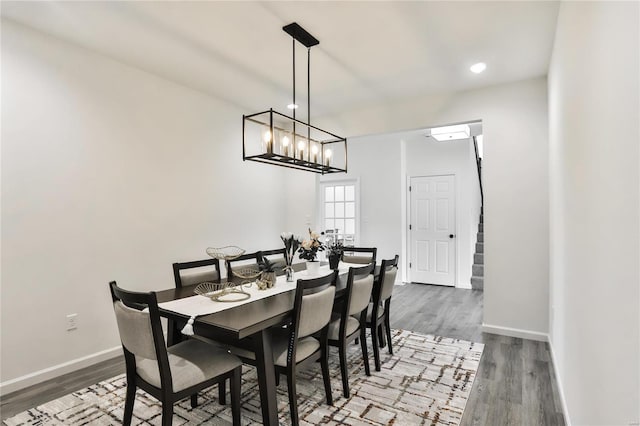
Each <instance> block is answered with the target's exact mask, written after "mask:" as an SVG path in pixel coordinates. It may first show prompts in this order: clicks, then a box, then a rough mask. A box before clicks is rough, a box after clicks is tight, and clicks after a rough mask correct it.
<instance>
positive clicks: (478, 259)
mask: <svg viewBox="0 0 640 426" xmlns="http://www.w3.org/2000/svg"><path fill="white" fill-rule="evenodd" d="M473 263H474V264H476V265H484V253H475V254H474V255H473Z"/></svg>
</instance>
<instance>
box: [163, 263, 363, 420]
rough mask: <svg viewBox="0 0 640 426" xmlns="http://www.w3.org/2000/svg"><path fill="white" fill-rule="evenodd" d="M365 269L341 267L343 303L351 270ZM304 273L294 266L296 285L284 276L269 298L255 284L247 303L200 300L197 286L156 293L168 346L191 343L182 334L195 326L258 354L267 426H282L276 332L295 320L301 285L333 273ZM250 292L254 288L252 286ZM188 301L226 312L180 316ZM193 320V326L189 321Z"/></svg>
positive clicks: (339, 289) (196, 330)
mask: <svg viewBox="0 0 640 426" xmlns="http://www.w3.org/2000/svg"><path fill="white" fill-rule="evenodd" d="M361 266H364V265H361V264H358V265H357V264H348V263H342V262H341V263H340V265H339V266H338V273H339V275H338V280H337V283H336V300H337V301H338V300H339V299H340V298H341V297H342V296H343V295H344V293H345V290H346V283H347V275H348V271H349V268H350V267H361ZM303 268H305V266H304V264H294V269H296V272H295V275H294V282H293V283H292V282H286V279H285V276H284V275H282V276H278V277H277V279H276V283H275V285H274V288H273V289H270V290H271V291H269V290H267V291H266V292H265V293H260V292H261V290H258V289H257V285H256V284H255V283H253V285H252V289H251V288H250V290H249V291H250V292H251V293H252V297H250V298H249V299H247V300H245V301H242V302H234V303H226V302H219V301H214V300H211V298H206V297H203V296H198V295H195V296H194V290H195V288H196V287H197V285H195V284H194V285H190V286H184V287H180V288H171V289H167V290H162V291H157V292H156V296H157V300H158V307H159V311H160V315H161V316H163V317H165V318H168V319H169V321H168V325H169V329H168V336H167V345H168V346H171V345H174V344H176V343H179V342H180V341H182V340H183V339H185V338H186V336H184V335H183V334H182V332H181V330H182V329H183V327H184V326H185V325H186V324H187V323H188V322H191V323H192V327H193V334H195V335H198V336H202V337H206V338H209V339H212V340H214V341H216V342H218V343H220V344H222V345H228V346H236V347H244V348H247V349H250V350H251V351H253V352H254V353H255V361H256V362H255V367H256V370H257V376H258V387H259V393H260V406H261V410H262V418H263V424H264V425H277V424H278V405H277V400H276V376H275V366H274V362H273V350H272V336H271V330H272V328H273V327H277V326H281V325H283V324H285V323H287V322H288V321H290V320H291V311H292V309H293V303H294V296H295V285H296V281H297V280H298V279H310V278H315V277H320V276H325V275H328V274H330V273H332V272H333V271H332V270H331V269H329V266H328V265H323V266H321V267H320V268H319V270H318V271H317V272H314V273H311V272H307V271H306V270H304V269H303ZM223 281H224V280H223ZM234 284H237V283H234ZM245 287H248V286H247V284H245ZM273 290H276V291H273ZM186 298H194V301H195V302H198V303H200V304H208V303H212V304H217V305H215V306H214V307H215V308H216V309H222V310H219V311H218V312H214V313H208V314H203V315H197V316H195V315H189V314H188V313H185V311H182V312H180V311H181V309H179V308H177V307H176V306H177V305H176V304H179V303H182V302H187V300H181V299H186ZM199 298H202V299H199ZM207 299H208V300H207ZM190 300H191V299H190ZM338 303H339V302H338ZM190 319H191V320H192V321H189V320H190Z"/></svg>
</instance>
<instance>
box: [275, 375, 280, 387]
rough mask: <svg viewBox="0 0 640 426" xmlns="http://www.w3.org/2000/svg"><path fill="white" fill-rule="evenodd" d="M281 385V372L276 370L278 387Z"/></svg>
mask: <svg viewBox="0 0 640 426" xmlns="http://www.w3.org/2000/svg"><path fill="white" fill-rule="evenodd" d="M278 386H280V373H278V372H277V371H276V387H278Z"/></svg>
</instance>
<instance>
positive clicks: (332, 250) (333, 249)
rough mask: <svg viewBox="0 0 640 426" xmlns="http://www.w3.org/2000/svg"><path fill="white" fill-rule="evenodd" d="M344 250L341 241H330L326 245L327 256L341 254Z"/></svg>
mask: <svg viewBox="0 0 640 426" xmlns="http://www.w3.org/2000/svg"><path fill="white" fill-rule="evenodd" d="M343 252H344V245H342V241H335V242H331V243H329V244H328V245H327V256H328V257H331V256H342V253H343Z"/></svg>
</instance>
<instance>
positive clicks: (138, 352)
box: [109, 281, 172, 390]
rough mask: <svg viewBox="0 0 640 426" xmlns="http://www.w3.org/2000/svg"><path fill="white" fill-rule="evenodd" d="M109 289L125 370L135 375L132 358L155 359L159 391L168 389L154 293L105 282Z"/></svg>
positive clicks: (160, 328) (165, 349)
mask: <svg viewBox="0 0 640 426" xmlns="http://www.w3.org/2000/svg"><path fill="white" fill-rule="evenodd" d="M109 289H110V291H111V299H112V300H113V309H114V311H115V315H116V321H117V323H118V331H119V333H120V340H121V342H122V348H123V349H124V354H125V362H126V364H127V371H128V372H132V373H133V372H135V368H136V357H140V358H146V359H151V360H156V361H157V362H158V369H159V373H160V383H161V384H162V387H163V388H165V389H169V390H171V389H172V382H171V370H170V369H169V359H168V356H167V347H166V346H165V343H164V335H163V333H162V324H161V322H160V314H159V312H158V301H157V299H156V294H155V293H154V292H149V293H138V292H133V291H128V290H124V289H122V288H120V287H118V285H117V284H116V282H115V281H111V282H110V283H109Z"/></svg>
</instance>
